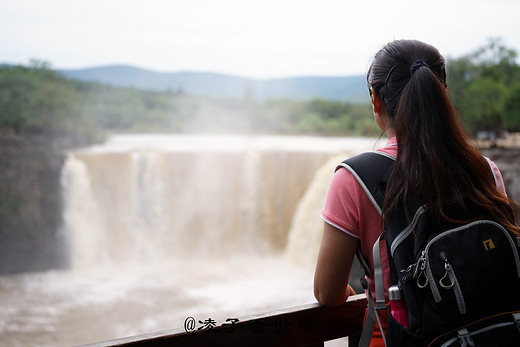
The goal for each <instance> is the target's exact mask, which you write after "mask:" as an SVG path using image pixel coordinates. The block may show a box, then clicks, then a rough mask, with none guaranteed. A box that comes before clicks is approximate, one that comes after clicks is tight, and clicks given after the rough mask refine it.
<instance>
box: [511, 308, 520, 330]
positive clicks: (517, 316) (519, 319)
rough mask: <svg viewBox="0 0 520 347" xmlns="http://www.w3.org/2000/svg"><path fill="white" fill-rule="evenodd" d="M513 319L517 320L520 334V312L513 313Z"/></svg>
mask: <svg viewBox="0 0 520 347" xmlns="http://www.w3.org/2000/svg"><path fill="white" fill-rule="evenodd" d="M513 319H514V320H515V324H516V328H517V329H518V332H520V312H517V313H513Z"/></svg>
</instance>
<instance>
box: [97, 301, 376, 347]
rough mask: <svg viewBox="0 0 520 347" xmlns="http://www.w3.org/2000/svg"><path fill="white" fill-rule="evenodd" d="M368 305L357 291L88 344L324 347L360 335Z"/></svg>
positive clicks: (105, 345) (104, 345)
mask: <svg viewBox="0 0 520 347" xmlns="http://www.w3.org/2000/svg"><path fill="white" fill-rule="evenodd" d="M366 306H367V300H366V297H365V295H364V294H358V295H354V296H351V297H349V299H348V300H347V302H345V303H344V304H343V305H340V306H336V307H325V306H321V305H320V304H317V303H316V304H309V305H304V306H297V307H293V308H289V309H284V310H280V311H275V312H270V313H267V314H261V315H256V316H252V317H246V318H243V319H239V320H238V321H237V322H229V323H230V324H224V325H221V326H214V327H211V328H210V329H200V330H199V329H198V328H197V329H194V331H193V332H186V331H185V329H181V330H167V331H163V332H158V333H151V334H145V335H137V336H132V337H125V338H121V339H116V340H111V341H105V342H99V343H94V344H90V345H87V346H89V347H107V346H194V347H197V346H323V343H324V341H330V340H334V339H337V338H341V337H345V336H358V335H360V334H361V330H362V326H363V319H364V315H365V309H366ZM199 328H200V327H199Z"/></svg>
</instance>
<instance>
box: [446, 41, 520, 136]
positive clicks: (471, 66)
mask: <svg viewBox="0 0 520 347" xmlns="http://www.w3.org/2000/svg"><path fill="white" fill-rule="evenodd" d="M516 58H517V53H516V51H514V50H512V49H509V48H507V47H505V46H504V44H503V43H502V40H501V39H497V38H494V39H490V40H489V42H488V43H487V44H486V45H484V46H483V47H481V48H479V49H477V50H476V51H475V52H473V53H471V54H468V55H465V56H463V57H461V58H458V59H455V60H450V61H448V65H447V69H448V71H447V73H448V91H449V93H450V97H451V98H452V100H453V103H454V105H455V107H456V109H457V110H458V111H459V113H461V115H462V117H463V119H464V122H465V123H466V126H467V127H468V130H470V131H472V132H474V133H476V132H478V131H481V130H487V131H494V132H499V131H501V130H503V129H505V128H511V127H514V126H517V125H515V124H516V123H515V121H514V120H512V119H511V120H510V119H508V118H509V117H511V115H512V114H514V110H512V109H511V107H513V106H508V107H509V109H508V111H506V107H505V105H504V102H506V100H508V98H509V96H508V95H509V94H510V92H508V91H509V90H510V87H511V86H512V85H515V83H518V82H519V81H520V67H519V66H518V64H517V63H516ZM511 98H514V97H513V96H511ZM508 102H509V103H513V101H508ZM513 104H514V103H513ZM504 112H508V113H507V114H505V113H504ZM511 130H512V129H511Z"/></svg>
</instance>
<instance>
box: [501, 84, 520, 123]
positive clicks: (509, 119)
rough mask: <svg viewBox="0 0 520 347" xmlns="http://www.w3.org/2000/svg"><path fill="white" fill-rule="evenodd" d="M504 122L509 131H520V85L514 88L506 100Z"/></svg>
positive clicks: (503, 114)
mask: <svg viewBox="0 0 520 347" xmlns="http://www.w3.org/2000/svg"><path fill="white" fill-rule="evenodd" d="M502 121H503V123H504V126H505V127H506V128H507V129H510V130H513V131H520V83H518V84H516V85H514V86H512V87H511V89H510V90H509V93H507V95H506V97H505V98H504V108H503V113H502Z"/></svg>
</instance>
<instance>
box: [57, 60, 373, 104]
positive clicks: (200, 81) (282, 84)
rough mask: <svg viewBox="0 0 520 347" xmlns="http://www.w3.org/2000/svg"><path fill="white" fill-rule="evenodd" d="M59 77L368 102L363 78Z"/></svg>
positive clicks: (117, 68)
mask: <svg viewBox="0 0 520 347" xmlns="http://www.w3.org/2000/svg"><path fill="white" fill-rule="evenodd" d="M58 72H59V73H61V74H62V75H63V76H65V77H67V78H71V79H78V80H82V81H91V82H99V83H103V84H108V85H113V86H118V87H133V88H136V89H143V90H154V91H166V90H171V91H183V92H186V93H189V94H195V95H207V96H214V97H229V98H243V97H244V96H245V95H246V94H247V95H252V96H253V97H254V98H257V99H269V98H290V99H298V100H306V99H312V98H322V99H328V100H338V101H348V102H369V99H368V92H367V89H366V77H365V76H363V75H354V76H338V77H326V76H323V77H320V76H317V77H291V78H277V79H267V80H261V79H252V78H245V77H239V76H231V75H224V74H218V73H210V72H173V73H165V72H156V71H151V70H146V69H141V68H137V67H133V66H127V65H109V66H101V67H94V68H87V69H76V70H58Z"/></svg>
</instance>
